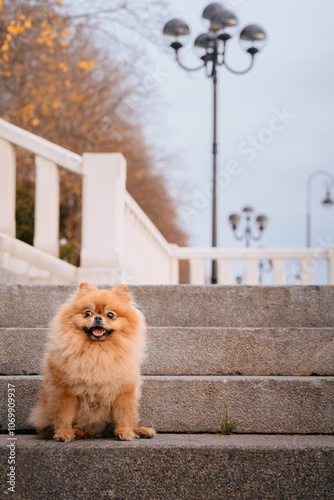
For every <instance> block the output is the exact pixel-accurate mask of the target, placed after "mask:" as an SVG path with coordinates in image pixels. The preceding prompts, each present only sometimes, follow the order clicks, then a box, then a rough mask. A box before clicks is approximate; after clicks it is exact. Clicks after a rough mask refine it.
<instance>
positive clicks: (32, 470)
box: [0, 434, 334, 500]
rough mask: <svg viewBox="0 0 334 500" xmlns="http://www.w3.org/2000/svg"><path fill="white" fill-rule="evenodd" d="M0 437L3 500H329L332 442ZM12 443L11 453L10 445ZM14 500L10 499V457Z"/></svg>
mask: <svg viewBox="0 0 334 500" xmlns="http://www.w3.org/2000/svg"><path fill="white" fill-rule="evenodd" d="M16 438H17V440H16V441H10V440H8V436H7V435H1V436H0V463H1V470H2V471H3V472H2V474H3V475H2V481H1V483H0V484H1V493H2V495H1V498H10V497H11V495H13V498H14V497H15V498H22V499H23V498H26V499H34V500H45V499H46V498H47V499H48V500H68V499H71V500H82V499H83V498H89V499H92V500H94V499H96V500H97V499H104V498H105V499H117V500H133V499H138V500H161V499H166V498H169V499H171V500H180V499H182V500H193V499H196V500H218V499H227V500H228V499H231V500H232V499H233V500H235V499H237V500H244V499H249V500H269V499H270V500H282V499H295V500H323V499H328V500H329V499H331V498H334V483H333V472H334V470H333V464H334V436H275V435H274V436H272V435H269V436H268V435H265V436H264V435H257V436H248V435H243V436H241V435H234V436H233V435H232V436H217V435H206V434H201V435H196V436H194V435H182V434H181V435H157V436H156V438H155V439H152V440H136V441H132V442H121V441H116V440H114V439H99V440H97V439H92V440H83V441H76V442H73V443H58V442H55V441H43V440H39V439H38V438H37V437H36V436H27V435H17V436H16ZM10 443H15V447H14V446H13V445H12V447H11V448H9V447H8V444H10ZM10 453H11V454H12V455H11V456H12V457H14V460H15V494H13V493H12V492H11V491H8V490H7V488H8V487H9V486H10V485H9V484H6V476H5V474H8V472H9V465H8V458H9V454H10Z"/></svg>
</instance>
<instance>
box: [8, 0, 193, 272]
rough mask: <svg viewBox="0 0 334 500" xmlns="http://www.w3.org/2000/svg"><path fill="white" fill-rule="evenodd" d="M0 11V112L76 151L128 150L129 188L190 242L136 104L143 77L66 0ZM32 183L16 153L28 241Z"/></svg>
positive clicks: (70, 186) (67, 235) (69, 221)
mask: <svg viewBox="0 0 334 500" xmlns="http://www.w3.org/2000/svg"><path fill="white" fill-rule="evenodd" d="M0 9H1V10H0V92H1V101H0V116H1V118H3V119H5V120H8V121H10V122H11V123H14V124H16V125H18V126H20V127H23V128H24V129H26V130H29V131H31V132H33V133H36V134H38V135H40V136H42V137H44V138H46V139H48V140H50V141H52V142H54V143H56V144H59V145H61V146H63V147H65V148H67V149H69V150H71V151H73V152H75V153H78V154H82V153H84V152H122V153H123V154H124V156H125V158H126V160H127V165H128V180H127V188H128V190H129V192H130V193H131V195H132V196H133V197H134V198H135V199H136V201H137V202H138V203H139V204H140V205H141V207H142V208H143V210H144V211H145V212H146V213H147V215H148V216H149V217H150V218H151V220H152V221H153V223H154V224H155V225H156V226H157V227H158V228H159V229H160V231H161V232H162V233H163V234H164V236H165V237H166V238H167V240H168V241H170V242H173V243H178V244H181V245H184V244H185V243H186V239H187V238H186V234H185V233H184V231H183V230H182V229H181V228H180V226H179V223H178V219H177V209H176V204H175V201H174V200H173V199H172V198H171V195H170V194H169V191H168V185H167V181H166V178H165V176H164V175H163V170H164V167H167V168H168V162H167V161H166V160H165V163H163V162H161V161H160V160H159V161H158V155H157V151H156V150H155V147H154V142H153V139H154V138H152V141H151V142H149V141H148V139H147V138H146V137H145V135H144V133H143V126H142V122H141V119H142V118H141V117H140V116H139V113H138V112H137V111H136V109H135V107H136V106H135V105H133V102H136V100H135V99H133V96H134V95H135V92H136V85H137V84H138V79H139V80H140V74H139V73H138V72H137V71H136V69H135V68H134V67H130V65H129V63H128V62H127V61H124V60H122V61H121V60H120V59H119V58H118V57H117V56H116V55H114V53H113V48H112V47H111V48H110V47H107V48H104V47H103V46H102V44H101V43H96V42H95V41H94V36H93V32H92V31H87V29H86V28H85V26H83V25H82V23H76V22H75V21H74V20H73V17H71V15H69V14H68V12H67V11H66V9H64V7H63V6H62V4H61V2H60V1H59V0H57V1H55V0H44V1H37V2H36V1H33V0H29V1H24V0H4V2H2V1H1V0H0ZM116 53H117V51H116V49H115V54H116ZM60 175H61V227H60V229H61V232H60V238H63V240H64V241H65V240H66V241H67V243H66V244H64V245H63V246H62V249H61V251H62V257H63V258H66V259H67V260H68V261H70V262H72V263H75V264H78V263H79V261H78V256H79V251H80V214H81V185H80V179H78V177H77V176H75V175H74V174H70V173H67V172H65V171H64V170H60ZM33 184H34V164H33V158H32V157H31V156H30V155H29V154H28V153H27V152H24V151H21V150H18V190H17V197H18V209H17V219H18V220H17V224H18V235H19V236H20V235H21V238H22V239H24V240H25V241H29V242H30V241H31V234H30V235H29V231H30V233H32V225H33V211H32V209H31V206H32V204H33V196H32V194H33ZM22 212H23V214H22ZM24 213H26V215H27V217H25V216H24ZM28 214H29V217H28ZM29 228H30V229H29ZM27 235H28V236H27Z"/></svg>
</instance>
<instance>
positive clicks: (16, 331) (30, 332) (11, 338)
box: [0, 328, 47, 375]
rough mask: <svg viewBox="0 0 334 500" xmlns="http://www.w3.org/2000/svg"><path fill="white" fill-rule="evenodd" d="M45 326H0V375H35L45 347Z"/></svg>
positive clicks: (38, 370)
mask: <svg viewBox="0 0 334 500" xmlns="http://www.w3.org/2000/svg"><path fill="white" fill-rule="evenodd" d="M46 335H47V330H46V329H45V328H0V375H36V374H38V373H39V372H40V368H41V366H42V360H43V357H44V353H45V349H46Z"/></svg>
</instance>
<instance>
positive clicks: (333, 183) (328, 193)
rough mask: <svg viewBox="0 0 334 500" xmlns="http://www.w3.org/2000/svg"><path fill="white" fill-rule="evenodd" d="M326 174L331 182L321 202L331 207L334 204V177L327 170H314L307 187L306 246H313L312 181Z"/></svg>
mask: <svg viewBox="0 0 334 500" xmlns="http://www.w3.org/2000/svg"><path fill="white" fill-rule="evenodd" d="M319 176H325V177H327V178H328V180H329V182H328V184H327V187H326V197H325V198H324V199H323V201H322V202H321V204H322V205H323V206H324V207H331V206H333V205H334V200H333V198H332V197H331V188H332V187H334V177H333V176H332V175H331V174H330V173H329V172H327V170H317V171H316V172H313V174H311V175H310V176H309V177H308V179H307V189H306V246H307V247H308V248H310V247H311V207H312V204H311V194H312V182H313V180H314V179H315V178H316V177H319Z"/></svg>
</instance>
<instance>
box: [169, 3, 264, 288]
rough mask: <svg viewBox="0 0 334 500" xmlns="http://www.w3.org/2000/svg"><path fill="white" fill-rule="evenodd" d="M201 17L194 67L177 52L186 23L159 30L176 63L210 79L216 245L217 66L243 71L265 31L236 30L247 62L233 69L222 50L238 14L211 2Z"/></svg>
mask: <svg viewBox="0 0 334 500" xmlns="http://www.w3.org/2000/svg"><path fill="white" fill-rule="evenodd" d="M202 17H203V18H204V19H206V20H207V21H208V22H209V28H208V31H207V32H206V33H201V34H200V35H198V36H197V37H196V39H195V41H194V46H195V48H196V50H197V53H198V55H199V58H200V59H201V64H200V65H199V66H197V67H195V68H189V67H187V66H186V65H185V64H184V63H183V62H181V60H180V56H179V52H180V50H181V49H182V48H183V43H182V42H181V41H180V39H182V37H185V36H186V35H189V34H190V28H189V26H188V24H187V23H185V22H184V21H182V20H181V19H171V20H170V21H168V22H167V23H166V24H165V26H164V28H163V33H164V35H167V36H168V37H171V38H172V42H171V43H170V47H171V48H172V49H174V51H175V58H176V61H177V63H178V64H179V66H181V68H183V69H185V70H186V71H197V70H199V69H201V68H204V69H205V70H206V75H207V77H208V78H212V82H213V148H212V154H213V166H212V170H213V171H212V246H213V247H216V246H217V186H216V179H217V153H218V147H217V80H218V79H217V69H218V68H219V67H220V66H225V68H226V69H228V70H229V71H230V72H232V73H235V74H239V75H241V74H244V73H247V72H248V71H249V70H250V69H251V68H252V66H253V64H254V58H255V56H256V54H257V53H258V52H260V50H261V49H262V47H263V45H264V42H265V39H266V33H265V31H264V30H263V29H262V28H261V27H260V26H259V25H257V24H249V25H248V26H246V27H245V28H243V29H242V30H241V32H240V34H239V39H240V42H241V44H242V46H243V48H244V49H245V51H246V52H247V53H248V54H249V56H250V63H249V66H248V67H247V68H246V69H245V70H243V71H236V70H234V69H233V68H231V66H230V65H229V64H228V63H227V60H226V52H227V45H228V42H229V41H230V40H231V38H232V34H231V29H232V30H233V28H235V27H236V26H238V18H237V16H236V15H235V14H234V12H232V11H231V10H228V9H226V8H225V7H224V6H223V5H222V4H220V3H211V4H209V5H208V6H207V7H205V9H204V11H203V13H202ZM211 283H212V284H215V283H217V262H216V261H215V260H213V261H212V272H211Z"/></svg>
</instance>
